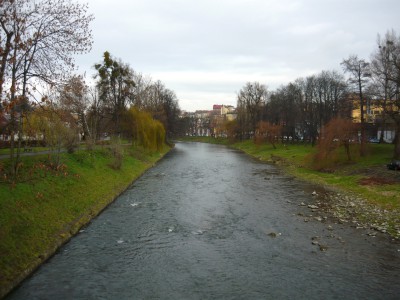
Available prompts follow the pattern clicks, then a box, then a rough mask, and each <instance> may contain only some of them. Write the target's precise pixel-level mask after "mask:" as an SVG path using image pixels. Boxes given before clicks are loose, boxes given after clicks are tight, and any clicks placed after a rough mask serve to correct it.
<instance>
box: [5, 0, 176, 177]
mask: <svg viewBox="0 0 400 300" xmlns="http://www.w3.org/2000/svg"><path fill="white" fill-rule="evenodd" d="M93 19H94V17H93V15H92V14H90V13H88V6H87V4H81V3H79V2H74V1H71V0H38V1H30V0H18V1H17V0H2V1H0V134H1V135H2V136H3V138H4V137H7V142H4V141H0V142H1V143H3V146H7V147H9V148H10V160H9V161H10V164H11V166H10V170H9V173H10V174H11V176H16V175H17V173H18V169H19V168H20V167H21V159H20V157H21V153H22V152H23V151H24V149H27V145H29V143H32V141H35V142H36V143H38V144H45V145H46V146H48V147H50V149H51V150H53V151H52V152H54V153H56V154H57V155H55V157H56V160H57V161H58V159H59V153H60V152H61V149H65V148H66V149H67V150H68V151H73V150H74V149H75V148H76V147H77V145H78V143H79V140H80V139H81V140H84V141H86V142H87V143H91V144H94V143H96V142H97V141H98V140H99V139H105V138H109V137H110V136H117V137H120V138H128V139H131V140H132V141H134V143H135V144H141V145H143V146H144V147H146V148H149V149H157V148H159V147H160V144H161V143H164V142H165V141H166V138H167V137H169V136H172V135H173V134H174V132H175V131H176V130H177V128H176V126H177V125H176V124H177V120H178V116H179V113H180V109H179V104H178V99H177V97H176V95H175V93H174V92H173V91H171V90H169V89H167V88H166V87H165V85H164V84H163V83H162V82H160V81H156V82H153V81H152V79H151V78H150V77H148V76H144V75H143V74H141V73H139V72H136V71H134V70H133V69H132V68H131V67H130V66H129V64H127V63H125V62H123V61H122V60H121V59H116V58H114V57H113V56H112V55H111V54H110V53H109V52H107V51H106V52H104V55H103V58H102V60H101V61H100V62H98V63H96V64H94V66H93V68H94V71H95V75H94V78H93V79H94V85H93V84H92V85H89V84H88V83H87V82H86V80H85V78H84V77H83V76H81V75H77V74H76V66H75V62H74V56H75V55H77V54H82V53H87V52H89V51H90V50H91V46H92V44H93V37H92V33H91V30H90V24H91V22H92V21H93ZM28 149H29V148H28ZM56 163H57V162H56ZM0 167H1V166H0Z"/></svg>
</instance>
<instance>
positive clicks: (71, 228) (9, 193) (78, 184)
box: [0, 147, 168, 297]
mask: <svg viewBox="0 0 400 300" xmlns="http://www.w3.org/2000/svg"><path fill="white" fill-rule="evenodd" d="M167 151H168V148H167V147H165V149H164V150H163V151H162V152H161V153H148V152H145V151H143V150H138V149H136V150H132V149H131V148H127V149H126V150H125V155H124V158H123V164H122V168H121V169H120V170H114V169H113V168H111V167H110V165H111V164H112V161H113V158H112V156H111V154H110V153H109V151H108V150H107V149H99V150H95V151H92V152H87V151H78V152H76V153H74V154H67V153H64V154H62V162H63V163H64V164H65V166H66V167H65V169H63V170H59V171H54V170H46V169H43V168H44V166H45V165H44V164H43V162H44V161H45V160H46V159H47V155H38V156H34V157H24V158H23V164H24V165H23V169H22V172H21V173H22V175H23V176H21V181H22V182H20V183H18V184H16V185H11V184H7V183H4V182H3V183H1V184H0V199H1V200H0V297H1V295H3V294H4V293H5V292H6V291H7V290H8V289H9V288H10V287H11V286H14V285H15V284H16V283H17V282H18V281H20V280H21V278H23V277H24V276H26V274H27V273H28V272H30V271H31V270H32V269H33V268H35V267H36V266H37V265H38V264H39V263H40V262H41V261H43V259H45V258H46V257H48V256H49V255H51V254H52V253H53V252H54V250H55V249H56V248H57V247H58V246H59V245H61V244H62V243H63V242H65V241H66V240H67V239H68V238H69V237H71V236H72V235H73V234H74V233H76V232H77V230H79V228H80V227H81V226H83V225H84V224H86V223H87V222H89V221H90V220H91V219H92V218H93V217H94V216H96V215H97V214H98V213H99V212H100V211H101V210H102V209H103V208H104V207H105V206H107V205H108V204H109V203H110V202H112V200H113V199H114V198H115V197H116V196H118V195H119V194H120V193H121V192H122V191H124V190H125V189H126V188H127V187H128V186H129V184H130V183H131V182H132V181H133V180H134V179H136V178H137V177H138V176H140V175H141V174H142V173H143V172H144V171H145V170H146V169H148V168H149V167H151V166H152V165H153V164H154V163H155V162H156V161H157V160H159V159H160V158H161V157H162V155H163V154H165V153H166V152H167ZM0 163H1V164H2V165H3V168H6V167H7V166H6V165H7V162H0ZM30 173H32V174H30Z"/></svg>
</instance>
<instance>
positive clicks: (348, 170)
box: [231, 141, 400, 209]
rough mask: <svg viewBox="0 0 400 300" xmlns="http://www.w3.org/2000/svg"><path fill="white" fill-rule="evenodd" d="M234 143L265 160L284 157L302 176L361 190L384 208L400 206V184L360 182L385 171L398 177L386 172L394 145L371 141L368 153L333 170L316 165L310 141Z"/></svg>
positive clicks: (289, 167) (290, 169) (288, 166)
mask: <svg viewBox="0 0 400 300" xmlns="http://www.w3.org/2000/svg"><path fill="white" fill-rule="evenodd" d="M231 146H232V147H234V148H236V149H240V150H242V151H244V152H246V153H248V154H249V155H252V156H254V157H256V158H258V159H260V160H263V161H275V162H278V163H279V162H280V160H281V161H282V163H281V164H282V165H283V166H284V167H285V169H286V170H287V171H288V172H289V173H291V174H292V175H294V176H296V177H298V178H300V179H303V180H307V181H310V182H314V183H317V184H322V185H326V186H329V187H333V188H336V189H339V190H341V191H346V192H351V193H354V194H357V195H359V196H362V197H363V198H365V199H366V200H368V201H369V202H370V203H374V204H376V205H378V206H380V207H382V208H384V209H392V208H394V209H399V208H400V184H398V183H396V184H385V185H368V186H365V185H361V184H360V180H361V179H363V178H368V177H371V176H374V174H375V173H379V174H384V176H386V177H388V178H389V179H396V178H397V179H398V176H399V175H398V174H397V172H394V171H393V172H386V164H387V163H388V162H390V160H391V157H392V154H393V145H388V144H371V145H369V155H368V156H366V157H356V158H355V159H354V160H353V161H351V162H343V163H341V164H338V165H336V166H335V168H334V169H332V170H331V171H330V172H320V171H316V170H314V169H313V168H312V164H311V162H312V155H313V154H315V153H316V151H317V149H316V147H311V146H310V145H299V144H293V145H282V144H278V145H277V149H273V147H272V146H271V145H269V144H265V145H261V146H257V145H255V144H254V143H253V142H252V141H244V142H239V143H235V144H232V145H231ZM342 154H343V153H342ZM385 172H386V173H385ZM381 176H382V175H381Z"/></svg>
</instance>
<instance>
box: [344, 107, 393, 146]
mask: <svg viewBox="0 0 400 300" xmlns="http://www.w3.org/2000/svg"><path fill="white" fill-rule="evenodd" d="M397 109H398V108H397V106H396V105H394V103H393V102H392V103H390V102H389V104H387V105H386V111H387V112H393V111H397ZM351 116H352V119H353V122H354V123H361V109H360V104H359V102H358V101H354V102H353V110H352V113H351ZM364 120H365V123H366V124H367V125H366V126H367V135H368V138H377V139H380V137H381V135H382V133H383V140H384V141H385V142H387V143H391V142H393V140H394V136H395V124H394V120H393V119H392V118H391V116H390V113H386V114H385V113H384V108H383V101H382V100H369V99H368V100H367V101H366V104H365V107H364Z"/></svg>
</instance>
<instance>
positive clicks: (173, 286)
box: [7, 143, 400, 299]
mask: <svg viewBox="0 0 400 300" xmlns="http://www.w3.org/2000/svg"><path fill="white" fill-rule="evenodd" d="M315 188H316V187H313V186H311V185H308V184H304V183H301V182H299V181H297V180H295V179H293V178H291V177H290V176H286V175H284V174H282V173H281V172H280V171H279V169H277V168H276V167H275V166H272V165H268V164H264V163H260V162H258V161H256V160H253V159H252V158H250V157H248V156H246V155H245V154H243V153H240V152H238V151H235V150H232V149H229V148H226V147H224V146H217V145H209V144H202V143H177V145H176V147H175V149H173V150H172V151H171V152H170V153H169V154H167V156H166V157H165V158H164V159H163V160H162V161H160V162H159V163H158V164H157V165H156V166H155V167H154V168H152V169H151V170H149V171H148V172H147V173H146V174H144V175H143V176H142V177H141V178H140V179H138V180H137V181H136V182H135V183H134V184H133V185H132V186H131V187H130V188H129V189H128V190H127V191H126V192H125V193H123V194H122V195H121V196H120V197H119V198H118V199H117V200H116V201H115V202H114V203H113V204H111V205H110V206H109V207H108V208H107V209H106V210H105V211H104V212H103V213H102V214H101V215H100V216H98V217H97V218H96V219H94V220H93V221H92V222H91V223H90V224H89V225H88V226H87V227H86V228H84V229H82V230H81V232H80V233H79V234H78V235H77V236H76V237H74V238H73V239H72V240H71V241H70V242H69V243H68V244H66V245H65V246H64V247H62V248H61V249H60V250H59V252H58V253H57V254H56V255H55V256H53V257H52V258H51V259H50V260H49V261H48V262H47V263H45V264H44V265H43V266H42V267H41V268H39V269H38V271H37V272H36V273H35V274H34V275H33V276H32V277H30V278H29V279H27V280H26V281H25V282H24V283H23V284H22V285H21V286H20V287H19V288H18V289H17V290H15V291H14V292H13V293H12V294H10V295H9V297H8V298H7V299H396V298H397V299H399V298H398V297H399V295H400V250H399V249H400V245H399V243H398V242H392V241H390V239H389V238H388V237H386V236H383V235H379V234H378V235H377V236H376V237H370V236H367V235H366V231H365V230H360V229H356V228H353V227H351V226H350V225H349V224H337V223H336V222H335V220H334V219H333V218H331V217H329V216H321V217H322V221H320V220H316V219H314V217H316V216H319V215H318V212H314V213H313V212H311V210H310V209H309V208H307V206H300V204H301V203H302V202H303V203H306V204H312V203H314V202H315V201H316V200H315V198H316V197H315V196H313V195H312V192H313V190H314V189H315ZM310 214H313V216H310ZM304 216H307V217H308V218H309V222H305V221H304V220H305V217H304ZM323 217H325V218H323Z"/></svg>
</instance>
